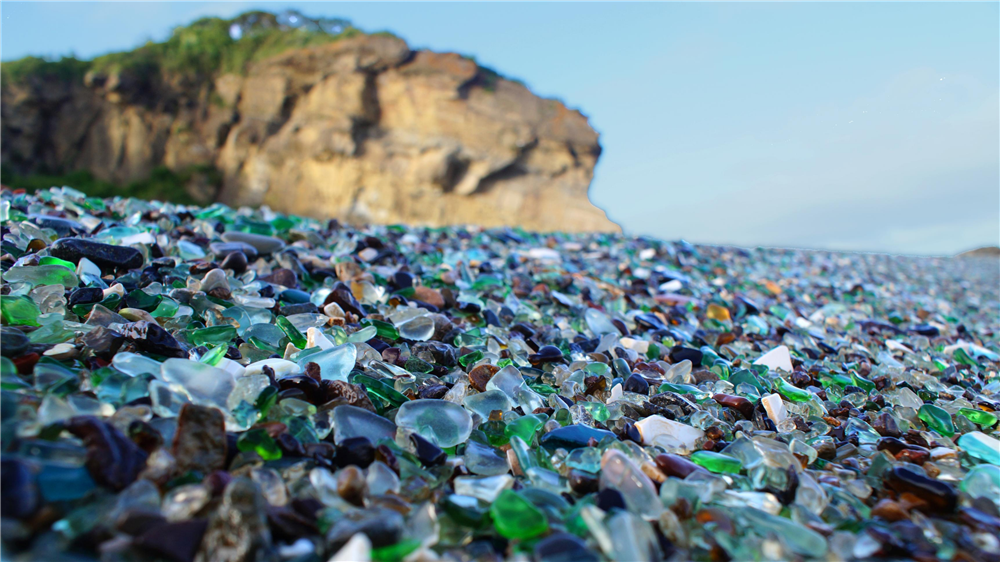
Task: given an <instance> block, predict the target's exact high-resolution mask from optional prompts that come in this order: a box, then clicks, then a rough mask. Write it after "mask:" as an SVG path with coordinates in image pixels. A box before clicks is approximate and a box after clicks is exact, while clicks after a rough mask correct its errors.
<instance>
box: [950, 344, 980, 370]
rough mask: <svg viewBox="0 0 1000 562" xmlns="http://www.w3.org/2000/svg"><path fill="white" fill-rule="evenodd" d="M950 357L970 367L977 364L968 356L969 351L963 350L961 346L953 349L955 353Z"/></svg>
mask: <svg viewBox="0 0 1000 562" xmlns="http://www.w3.org/2000/svg"><path fill="white" fill-rule="evenodd" d="M952 358H953V359H954V360H955V361H956V362H958V363H961V364H962V365H969V366H970V367H975V366H977V365H978V364H977V363H976V360H975V359H973V358H972V357H970V356H969V353H968V352H967V351H965V348H962V347H960V348H958V349H956V350H955V353H954V354H953V355H952Z"/></svg>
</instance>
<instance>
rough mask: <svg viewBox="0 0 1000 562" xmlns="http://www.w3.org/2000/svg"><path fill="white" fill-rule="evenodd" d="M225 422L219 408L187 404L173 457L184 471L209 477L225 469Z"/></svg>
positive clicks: (182, 415)
mask: <svg viewBox="0 0 1000 562" xmlns="http://www.w3.org/2000/svg"><path fill="white" fill-rule="evenodd" d="M228 449H229V446H228V440H227V437H226V418H225V417H224V416H223V415H222V412H220V411H219V410H217V409H216V408H209V407H207V406H197V405H195V404H185V405H184V406H183V407H182V408H181V412H180V415H179V416H178V417H177V432H176V433H175V434H174V442H173V446H172V451H171V452H172V453H173V455H174V459H176V461H177V466H178V468H180V469H181V470H183V471H188V470H197V471H200V472H201V473H203V474H208V473H210V472H212V471H214V470H221V469H223V468H225V467H226V453H227V451H228Z"/></svg>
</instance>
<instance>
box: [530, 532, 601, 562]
mask: <svg viewBox="0 0 1000 562" xmlns="http://www.w3.org/2000/svg"><path fill="white" fill-rule="evenodd" d="M532 559H533V560H534V562H597V561H598V560H600V557H599V556H598V555H597V554H596V553H595V552H593V551H591V550H588V549H587V545H586V544H585V543H584V542H583V540H581V539H580V538H579V537H577V536H576V535H571V534H570V533H554V534H552V535H550V536H548V537H545V538H544V539H542V540H540V541H538V542H537V543H536V544H535V549H534V551H533V552H532Z"/></svg>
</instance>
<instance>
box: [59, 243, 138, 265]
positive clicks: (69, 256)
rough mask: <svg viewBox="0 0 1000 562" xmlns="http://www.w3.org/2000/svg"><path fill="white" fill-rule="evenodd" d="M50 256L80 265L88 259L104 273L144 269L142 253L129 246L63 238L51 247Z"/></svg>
mask: <svg viewBox="0 0 1000 562" xmlns="http://www.w3.org/2000/svg"><path fill="white" fill-rule="evenodd" d="M49 254H51V255H52V256H54V257H57V258H59V259H63V260H66V261H71V262H73V263H80V259H81V258H87V259H88V260H90V261H92V262H94V265H96V266H97V267H100V268H101V270H102V271H104V270H107V271H114V270H119V269H130V270H131V269H138V268H140V267H142V263H143V259H142V253H140V252H139V250H136V249H135V248H129V247H128V246H112V245H110V244H101V243H100V242H94V241H93V240H86V239H83V238H62V239H59V240H56V241H55V242H54V243H53V244H52V245H51V246H49Z"/></svg>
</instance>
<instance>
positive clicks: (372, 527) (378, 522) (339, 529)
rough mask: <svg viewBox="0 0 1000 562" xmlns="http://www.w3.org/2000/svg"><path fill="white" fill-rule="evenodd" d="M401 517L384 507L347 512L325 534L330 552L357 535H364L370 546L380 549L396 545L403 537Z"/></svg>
mask: <svg viewBox="0 0 1000 562" xmlns="http://www.w3.org/2000/svg"><path fill="white" fill-rule="evenodd" d="M403 525H404V520H403V516H402V515H401V514H400V513H399V512H397V511H393V510H391V509H388V508H385V507H372V508H369V509H356V510H351V511H348V512H347V513H345V514H344V516H343V517H342V518H340V519H338V520H337V522H336V523H334V524H333V526H332V527H331V528H330V531H329V532H327V534H326V540H327V544H329V545H330V547H331V551H334V552H335V551H337V550H338V549H340V547H342V546H344V545H345V544H347V541H348V540H350V539H351V537H353V536H354V535H356V534H357V533H364V534H365V535H366V536H367V537H368V538H369V539H370V540H371V542H372V546H373V547H375V548H380V547H383V546H389V545H393V544H396V543H398V542H399V541H400V539H401V538H402V537H403Z"/></svg>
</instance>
